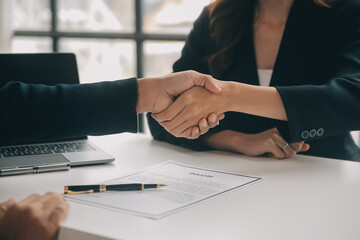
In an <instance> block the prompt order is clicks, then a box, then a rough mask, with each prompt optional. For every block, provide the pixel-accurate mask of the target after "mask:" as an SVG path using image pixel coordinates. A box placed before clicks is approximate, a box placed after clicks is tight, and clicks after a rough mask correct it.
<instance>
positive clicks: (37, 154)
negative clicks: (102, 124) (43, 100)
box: [0, 53, 115, 176]
mask: <svg viewBox="0 0 360 240" xmlns="http://www.w3.org/2000/svg"><path fill="white" fill-rule="evenodd" d="M0 66H6V67H4V68H2V70H1V71H0V86H3V85H4V84H5V83H6V82H8V81H10V80H11V81H20V82H25V83H39V84H45V85H56V84H59V83H65V84H78V83H79V74H78V70H77V64H76V58H75V55H74V54H71V53H45V54H37V53H36V54H0ZM114 160H115V159H114V157H112V156H111V155H109V154H107V153H106V152H104V151H103V150H101V149H100V148H99V147H97V146H96V145H94V144H93V143H91V142H90V141H88V140H87V137H86V136H83V137H79V138H77V139H66V140H62V141H60V142H42V143H22V144H17V145H6V146H0V176H9V175H16V174H24V173H41V172H51V171H62V170H69V169H70V167H73V166H82V165H89V164H100V163H108V162H112V161H114Z"/></svg>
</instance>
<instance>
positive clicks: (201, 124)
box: [136, 71, 227, 139]
mask: <svg viewBox="0 0 360 240" xmlns="http://www.w3.org/2000/svg"><path fill="white" fill-rule="evenodd" d="M226 86H227V85H226V82H221V81H218V80H216V79H214V78H213V77H211V76H210V75H205V74H201V73H198V72H195V71H185V72H178V73H173V74H169V75H166V76H164V77H161V78H142V79H139V80H138V101H137V106H136V111H137V112H138V113H142V112H151V113H152V116H153V118H154V119H155V120H157V121H158V122H159V123H160V124H161V125H162V126H163V127H164V128H165V129H166V130H167V131H168V132H169V133H171V134H172V135H174V136H176V137H184V138H188V139H196V138H198V137H199V136H200V135H202V134H204V133H206V132H207V131H208V130H209V129H210V128H213V127H215V126H216V125H217V124H218V122H219V120H222V119H223V118H224V117H225V115H224V112H225V111H227V109H226V107H225V106H226V102H224V93H223V92H224V91H223V87H224V88H225V89H226ZM224 104H225V105H224Z"/></svg>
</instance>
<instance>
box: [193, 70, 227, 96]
mask: <svg viewBox="0 0 360 240" xmlns="http://www.w3.org/2000/svg"><path fill="white" fill-rule="evenodd" d="M216 81H218V80H215V79H214V78H213V77H212V76H210V75H204V74H202V76H201V77H195V81H194V83H195V85H196V86H201V87H205V88H206V89H207V90H209V91H210V92H212V93H220V92H221V88H220V87H219V85H218V84H217V83H216Z"/></svg>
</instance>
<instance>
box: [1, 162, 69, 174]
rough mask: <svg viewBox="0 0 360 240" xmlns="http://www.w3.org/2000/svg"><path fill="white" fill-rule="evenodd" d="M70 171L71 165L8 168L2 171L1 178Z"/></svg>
mask: <svg viewBox="0 0 360 240" xmlns="http://www.w3.org/2000/svg"><path fill="white" fill-rule="evenodd" d="M69 169H70V164H69V163H58V164H48V165H43V166H34V167H16V168H6V169H1V170H0V176H11V175H17V174H25V173H43V172H55V171H65V170H69Z"/></svg>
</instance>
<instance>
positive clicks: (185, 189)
mask: <svg viewBox="0 0 360 240" xmlns="http://www.w3.org/2000/svg"><path fill="white" fill-rule="evenodd" d="M260 179H261V178H259V177H251V176H245V175H241V174H235V173H227V172H221V171H216V170H209V169H204V168H198V167H193V166H187V165H183V164H180V163H177V162H172V161H168V162H164V163H162V164H159V165H155V166H153V167H151V168H148V169H146V170H144V171H141V172H138V173H135V174H132V175H129V176H126V177H122V178H119V179H116V180H113V181H110V182H107V183H106V184H121V183H157V184H166V185H167V186H166V187H164V188H160V189H146V190H142V191H127V192H115V191H114V192H105V193H91V194H79V195H66V198H68V199H69V200H70V199H72V200H76V201H80V202H83V203H86V204H91V205H96V206H99V207H104V208H111V209H116V210H120V211H124V212H127V213H131V214H135V215H139V216H144V217H148V218H153V219H158V218H162V217H164V216H167V215H170V214H172V213H174V212H177V211H179V210H181V209H184V208H187V207H190V206H192V205H194V204H196V203H199V202H201V201H204V200H206V199H209V198H213V197H215V196H219V195H220V194H223V193H226V192H229V191H232V190H235V189H238V188H241V187H243V186H245V185H248V184H250V183H254V182H257V181H259V180H260Z"/></svg>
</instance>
